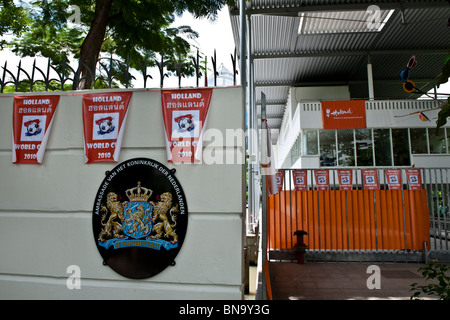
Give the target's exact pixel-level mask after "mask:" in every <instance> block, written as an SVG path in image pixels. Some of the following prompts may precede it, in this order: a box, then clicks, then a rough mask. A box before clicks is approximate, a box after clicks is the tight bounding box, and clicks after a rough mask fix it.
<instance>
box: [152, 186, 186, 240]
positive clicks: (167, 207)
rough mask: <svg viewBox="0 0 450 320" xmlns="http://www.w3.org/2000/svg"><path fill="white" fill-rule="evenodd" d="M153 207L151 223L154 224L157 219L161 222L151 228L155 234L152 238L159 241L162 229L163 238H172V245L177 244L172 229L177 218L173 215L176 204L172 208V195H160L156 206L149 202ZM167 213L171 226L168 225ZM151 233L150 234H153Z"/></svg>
mask: <svg viewBox="0 0 450 320" xmlns="http://www.w3.org/2000/svg"><path fill="white" fill-rule="evenodd" d="M150 203H151V204H152V205H153V207H154V211H153V219H152V221H153V222H155V221H156V220H157V219H158V218H159V219H160V220H161V222H158V223H157V224H155V225H154V226H153V231H154V232H155V233H156V234H155V235H154V236H152V237H153V238H155V239H159V238H161V237H162V235H163V228H164V237H165V238H169V237H172V241H171V242H172V243H175V242H178V235H177V234H176V233H175V231H176V230H175V229H173V228H174V227H175V226H176V224H177V222H176V218H177V216H176V215H175V214H174V213H175V212H179V211H178V204H177V205H175V206H174V207H172V194H171V193H170V192H165V193H163V194H162V195H161V201H159V202H157V203H156V204H155V203H154V202H153V201H152V202H150ZM167 213H169V215H170V217H171V219H172V221H173V224H170V220H169V218H168V216H167ZM153 231H152V232H153Z"/></svg>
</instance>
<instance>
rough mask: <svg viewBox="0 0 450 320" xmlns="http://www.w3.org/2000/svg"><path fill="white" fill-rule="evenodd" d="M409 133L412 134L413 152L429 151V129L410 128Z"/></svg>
mask: <svg viewBox="0 0 450 320" xmlns="http://www.w3.org/2000/svg"><path fill="white" fill-rule="evenodd" d="M409 134H410V136H411V153H412V154H421V153H428V146H427V129H426V128H411V129H410V130H409Z"/></svg>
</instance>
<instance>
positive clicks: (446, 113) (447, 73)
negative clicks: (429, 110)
mask: <svg viewBox="0 0 450 320" xmlns="http://www.w3.org/2000/svg"><path fill="white" fill-rule="evenodd" d="M449 78H450V55H448V56H447V57H446V58H445V60H444V66H443V67H442V72H441V75H440V77H439V79H438V82H437V86H438V87H439V86H440V85H441V84H443V83H446V82H447V81H448V79H449ZM448 117H450V98H448V99H447V103H445V104H444V105H443V106H442V108H441V111H439V113H438V119H437V121H436V124H437V129H439V128H440V127H442V126H444V125H445V124H446V123H447V118H448Z"/></svg>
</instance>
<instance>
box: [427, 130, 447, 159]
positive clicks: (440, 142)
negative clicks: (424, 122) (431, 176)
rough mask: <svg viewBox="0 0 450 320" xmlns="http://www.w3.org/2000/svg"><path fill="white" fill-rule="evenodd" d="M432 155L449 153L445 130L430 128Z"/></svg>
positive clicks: (429, 137) (429, 136)
mask: <svg viewBox="0 0 450 320" xmlns="http://www.w3.org/2000/svg"><path fill="white" fill-rule="evenodd" d="M428 139H429V143H430V153H447V145H446V143H445V131H444V128H439V129H436V128H428Z"/></svg>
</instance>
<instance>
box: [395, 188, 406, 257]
mask: <svg viewBox="0 0 450 320" xmlns="http://www.w3.org/2000/svg"><path fill="white" fill-rule="evenodd" d="M399 191H400V190H392V215H393V218H394V249H397V250H400V249H401V248H402V242H401V239H402V238H401V230H402V229H403V224H402V223H401V217H400V212H399V205H401V203H399V202H398V200H399V198H398V194H399ZM400 201H401V198H400Z"/></svg>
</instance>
